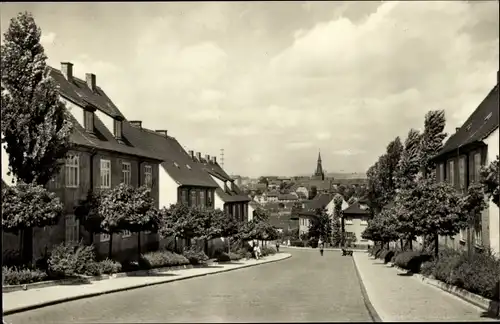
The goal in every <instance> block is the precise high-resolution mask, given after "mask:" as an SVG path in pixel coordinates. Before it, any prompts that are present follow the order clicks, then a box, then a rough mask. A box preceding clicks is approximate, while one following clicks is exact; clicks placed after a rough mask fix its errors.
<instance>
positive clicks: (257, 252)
mask: <svg viewBox="0 0 500 324" xmlns="http://www.w3.org/2000/svg"><path fill="white" fill-rule="evenodd" d="M253 253H254V254H255V259H257V260H259V258H260V247H259V243H255V246H254V247H253Z"/></svg>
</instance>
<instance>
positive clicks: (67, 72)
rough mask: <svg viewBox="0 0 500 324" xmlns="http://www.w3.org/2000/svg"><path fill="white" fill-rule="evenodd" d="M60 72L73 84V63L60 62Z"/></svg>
mask: <svg viewBox="0 0 500 324" xmlns="http://www.w3.org/2000/svg"><path fill="white" fill-rule="evenodd" d="M61 72H62V74H63V75H64V78H66V80H68V81H69V82H73V63H70V62H61Z"/></svg>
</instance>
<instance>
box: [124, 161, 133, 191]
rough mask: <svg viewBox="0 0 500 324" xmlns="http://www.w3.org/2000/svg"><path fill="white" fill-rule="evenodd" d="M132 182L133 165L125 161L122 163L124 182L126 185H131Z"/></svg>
mask: <svg viewBox="0 0 500 324" xmlns="http://www.w3.org/2000/svg"><path fill="white" fill-rule="evenodd" d="M131 182H132V167H131V166H130V163H128V162H123V163H122V183H124V184H126V185H130V184H131Z"/></svg>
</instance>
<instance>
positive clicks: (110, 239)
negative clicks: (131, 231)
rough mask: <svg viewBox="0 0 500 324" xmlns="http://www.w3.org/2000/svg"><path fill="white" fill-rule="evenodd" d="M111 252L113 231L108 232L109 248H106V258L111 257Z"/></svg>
mask: <svg viewBox="0 0 500 324" xmlns="http://www.w3.org/2000/svg"><path fill="white" fill-rule="evenodd" d="M112 254H113V233H110V234H109V250H108V258H110V259H111V255H112Z"/></svg>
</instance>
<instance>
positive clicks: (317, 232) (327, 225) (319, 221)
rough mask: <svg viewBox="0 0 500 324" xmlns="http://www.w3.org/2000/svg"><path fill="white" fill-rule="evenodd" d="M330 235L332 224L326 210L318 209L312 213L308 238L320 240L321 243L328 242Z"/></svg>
mask: <svg viewBox="0 0 500 324" xmlns="http://www.w3.org/2000/svg"><path fill="white" fill-rule="evenodd" d="M331 233H332V223H331V219H330V216H328V213H327V212H326V209H321V208H318V209H316V210H315V212H314V217H313V218H312V222H311V224H310V225H309V237H314V238H318V239H321V240H322V241H323V242H328V241H330V239H329V238H330V237H331Z"/></svg>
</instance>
